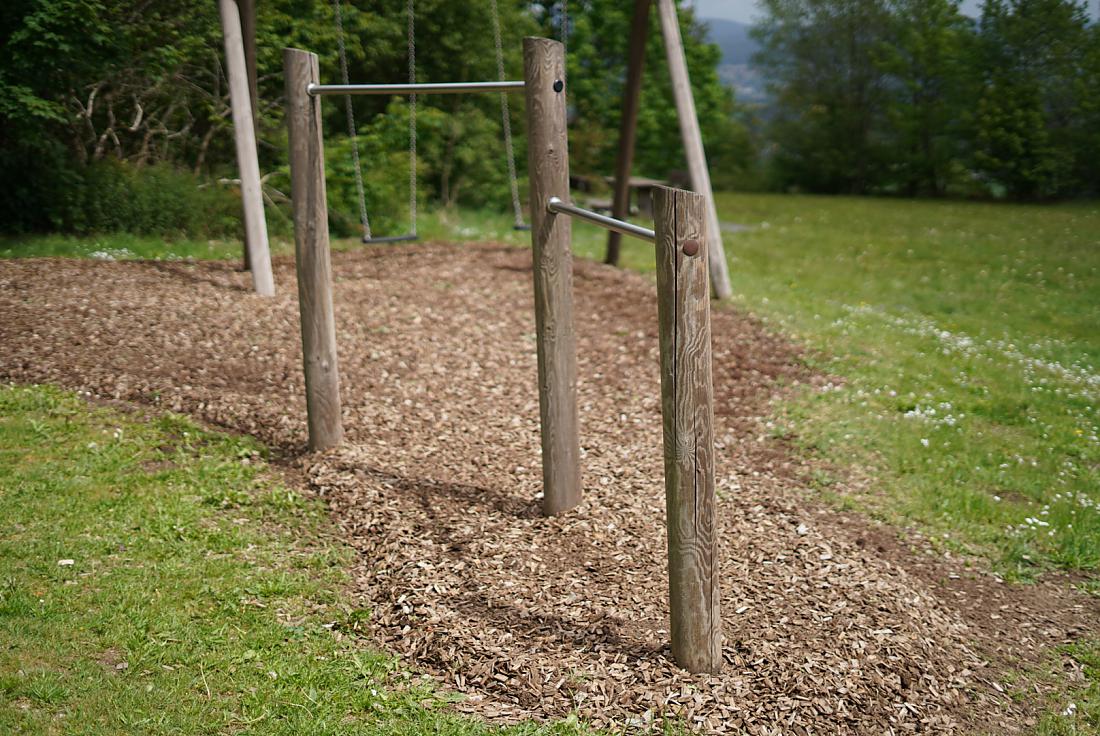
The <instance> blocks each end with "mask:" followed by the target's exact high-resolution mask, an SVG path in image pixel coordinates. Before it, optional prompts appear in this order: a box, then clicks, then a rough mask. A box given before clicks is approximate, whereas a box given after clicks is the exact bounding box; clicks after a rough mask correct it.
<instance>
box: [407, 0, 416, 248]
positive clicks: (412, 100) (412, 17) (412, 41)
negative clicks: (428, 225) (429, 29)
mask: <svg viewBox="0 0 1100 736" xmlns="http://www.w3.org/2000/svg"><path fill="white" fill-rule="evenodd" d="M408 16H409V84H416V2H415V0H409V4H408ZM409 220H410V222H411V224H412V227H411V234H412V235H416V95H414V94H411V95H409Z"/></svg>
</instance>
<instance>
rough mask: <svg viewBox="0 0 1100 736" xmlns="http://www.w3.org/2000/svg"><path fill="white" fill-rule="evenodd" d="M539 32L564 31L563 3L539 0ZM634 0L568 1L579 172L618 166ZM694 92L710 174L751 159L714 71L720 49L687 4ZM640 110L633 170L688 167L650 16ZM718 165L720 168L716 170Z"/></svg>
mask: <svg viewBox="0 0 1100 736" xmlns="http://www.w3.org/2000/svg"><path fill="white" fill-rule="evenodd" d="M536 6H537V12H536V18H538V19H539V20H540V22H541V27H542V33H543V34H545V35H547V36H550V37H556V38H561V37H562V29H561V21H562V14H561V2H560V0H543V1H542V2H539V3H536ZM632 11H633V3H624V2H622V1H621V0H581V1H579V2H578V1H577V0H574V2H571V3H570V4H569V14H570V15H569V21H570V23H569V46H568V60H567V63H568V66H569V80H570V86H569V92H570V96H569V104H570V131H569V136H570V139H569V147H570V158H571V164H572V167H573V169H574V170H575V171H578V172H583V173H611V172H612V171H613V170H614V166H615V156H616V152H617V143H618V130H619V120H620V113H621V110H622V104H621V102H622V98H623V89H624V86H625V84H626V66H627V56H628V48H627V47H628V44H629V39H630V20H631V19H630V14H631V12H632ZM679 16H680V24H681V33H682V36H683V41H684V53H685V55H686V57H687V64H688V74H689V76H690V77H691V86H692V92H693V93H694V95H695V105H696V108H697V113H698V116H699V124H700V127H701V129H702V133H703V141H704V145H705V146H706V148H707V151H708V154H709V158H710V162H711V168H712V169H716V171H715V177H716V178H720V177H722V176H723V174H724V173H728V172H730V171H737V170H743V169H745V168H747V167H748V166H750V165H751V160H752V152H751V151H750V150H749V149H748V147H747V146H745V145H743V142H744V141H745V140H746V139H747V135H748V133H747V130H746V128H745V126H744V124H743V123H742V122H741V119H740V117H739V113H740V111H739V109H738V108H737V106H736V103H735V101H734V99H733V92H732V91H731V90H730V89H729V88H728V87H726V86H724V85H723V84H722V82H721V80H720V79H719V78H718V72H717V67H718V62H719V60H720V58H721V51H720V49H718V47H717V46H715V45H714V44H711V43H709V42H708V41H707V39H706V28H705V26H704V25H703V24H701V23H700V22H699V21H698V20H697V19H696V18H695V15H694V12H693V11H692V10H691V9H690V8H687V7H681V8H680V9H679ZM639 107H640V109H639V114H638V132H637V152H636V154H635V159H634V162H635V164H634V165H635V170H636V171H638V172H640V173H643V174H648V175H650V176H655V177H666V176H668V175H669V174H670V173H671V172H674V171H682V170H683V169H685V168H686V159H685V158H684V152H683V145H682V143H681V141H680V128H679V123H678V121H677V117H676V106H675V101H674V100H673V97H672V84H671V81H670V79H669V76H668V67H667V62H666V59H665V51H664V42H663V39H662V37H661V33H660V27H659V24H658V23H656V21H655V19H651V22H650V24H649V38H648V40H647V43H646V58H645V73H644V75H643V81H642V92H641V104H640V106H639ZM719 168H720V170H718V169H719Z"/></svg>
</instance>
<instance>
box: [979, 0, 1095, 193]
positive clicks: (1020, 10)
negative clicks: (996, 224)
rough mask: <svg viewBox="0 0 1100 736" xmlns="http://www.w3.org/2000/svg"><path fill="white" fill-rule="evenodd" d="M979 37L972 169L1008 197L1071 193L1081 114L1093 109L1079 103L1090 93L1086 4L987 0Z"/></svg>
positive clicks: (1089, 102) (1086, 102) (1060, 0)
mask: <svg viewBox="0 0 1100 736" xmlns="http://www.w3.org/2000/svg"><path fill="white" fill-rule="evenodd" d="M979 33H980V38H979V64H980V71H981V79H982V91H981V97H980V99H979V100H978V112H977V117H976V121H975V132H974V147H975V153H974V162H975V165H976V167H977V168H978V170H979V171H980V172H982V173H983V174H984V175H985V176H986V177H988V179H989V180H990V181H992V182H994V183H996V184H999V185H1001V186H1003V187H1004V188H1005V189H1006V191H1007V192H1008V193H1009V194H1010V195H1012V196H1014V197H1020V198H1038V197H1049V196H1054V195H1059V194H1068V193H1070V192H1072V191H1074V190H1075V189H1076V187H1077V184H1078V182H1077V181H1076V177H1075V170H1076V169H1078V168H1079V166H1078V163H1077V160H1078V159H1079V158H1080V156H1081V154H1082V153H1083V152H1080V151H1075V150H1074V142H1075V140H1079V139H1080V138H1081V137H1082V136H1079V135H1077V133H1078V126H1079V124H1080V123H1079V113H1080V112H1087V111H1088V110H1089V108H1090V107H1091V106H1092V105H1094V104H1095V102H1093V101H1092V100H1088V99H1087V98H1085V99H1082V97H1081V95H1082V94H1086V95H1087V94H1088V93H1089V92H1090V85H1089V82H1088V81H1087V80H1086V78H1085V77H1086V64H1085V63H1083V62H1087V60H1088V59H1089V58H1090V55H1089V31H1088V16H1087V12H1086V8H1085V5H1084V3H1081V2H1074V1H1073V0H986V2H985V4H984V5H983V8H982V18H981V24H980V31H979ZM1092 89H1095V85H1092ZM1090 163H1091V162H1090Z"/></svg>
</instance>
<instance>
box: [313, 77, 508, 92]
mask: <svg viewBox="0 0 1100 736" xmlns="http://www.w3.org/2000/svg"><path fill="white" fill-rule="evenodd" d="M523 86H524V82H523V80H518V81H504V82H440V83H438V84H310V85H308V86H307V87H306V92H308V93H309V94H311V95H447V94H455V93H458V92H518V91H520V90H522V89H523Z"/></svg>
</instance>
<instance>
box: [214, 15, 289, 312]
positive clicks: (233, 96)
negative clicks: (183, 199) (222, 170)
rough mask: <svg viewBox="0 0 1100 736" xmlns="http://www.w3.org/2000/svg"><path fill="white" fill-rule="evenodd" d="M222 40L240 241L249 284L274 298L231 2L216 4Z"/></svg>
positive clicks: (241, 57) (236, 18) (236, 17)
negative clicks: (237, 175)
mask: <svg viewBox="0 0 1100 736" xmlns="http://www.w3.org/2000/svg"><path fill="white" fill-rule="evenodd" d="M218 10H219V11H220V13H221V21H222V36H223V38H224V40H225V61H226V64H225V69H226V76H228V77H229V104H230V107H231V108H232V111H233V137H234V139H235V140H236V144H237V168H238V169H239V172H240V177H241V204H242V206H243V209H244V239H245V247H246V248H247V249H248V260H249V265H250V266H251V270H252V284H253V286H254V287H255V289H256V293H257V294H260V295H261V296H273V295H274V294H275V280H274V277H273V276H272V274H271V252H270V250H269V249H268V243H267V221H266V220H265V219H264V202H263V193H262V192H261V191H260V163H259V160H258V158H257V156H256V129H255V128H254V127H253V123H252V102H251V99H250V97H249V93H248V73H247V71H246V70H245V62H244V46H243V43H242V40H241V18H240V13H239V12H237V3H236V2H235V0H218Z"/></svg>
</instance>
